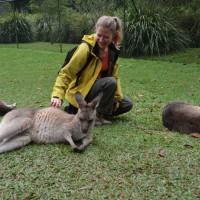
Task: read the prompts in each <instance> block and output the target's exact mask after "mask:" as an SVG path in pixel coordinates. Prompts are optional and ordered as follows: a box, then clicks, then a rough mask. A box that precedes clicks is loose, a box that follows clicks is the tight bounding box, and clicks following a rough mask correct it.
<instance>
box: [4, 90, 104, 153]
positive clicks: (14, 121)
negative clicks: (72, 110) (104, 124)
mask: <svg viewBox="0 0 200 200" xmlns="http://www.w3.org/2000/svg"><path fill="white" fill-rule="evenodd" d="M101 97H102V93H100V94H99V95H98V96H97V97H95V98H94V99H93V100H92V101H91V102H90V103H88V104H87V103H86V102H85V101H84V99H83V96H82V95H81V93H80V92H77V93H76V94H75V98H76V101H77V103H78V105H79V110H78V113H77V114H76V115H70V114H67V113H66V112H64V111H63V110H60V109H58V108H53V107H49V108H43V109H32V108H27V109H16V110H13V111H11V112H9V113H7V114H6V115H5V116H4V118H3V120H2V122H1V124H0V141H2V142H1V144H0V153H2V152H7V151H12V150H14V149H17V148H20V147H23V146H25V145H28V144H29V143H31V142H32V143H44V144H45V143H64V142H69V143H70V145H71V147H72V149H73V151H75V152H82V151H83V150H84V149H85V147H86V146H87V145H89V144H90V143H91V142H92V130H93V126H94V123H95V118H96V109H95V108H96V107H97V105H98V103H99V101H100V99H101ZM74 141H82V144H81V145H80V146H79V147H77V146H76V145H75V144H74Z"/></svg>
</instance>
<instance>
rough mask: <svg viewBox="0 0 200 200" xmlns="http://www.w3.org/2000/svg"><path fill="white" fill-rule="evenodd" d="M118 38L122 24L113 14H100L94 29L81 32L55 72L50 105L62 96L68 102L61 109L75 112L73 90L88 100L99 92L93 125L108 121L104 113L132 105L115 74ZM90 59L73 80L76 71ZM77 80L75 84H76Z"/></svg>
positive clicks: (59, 102)
mask: <svg viewBox="0 0 200 200" xmlns="http://www.w3.org/2000/svg"><path fill="white" fill-rule="evenodd" d="M121 40H122V25H121V21H120V19H119V18H117V17H111V16H102V17H100V18H99V19H98V21H97V23H96V33H95V34H92V35H85V36H84V37H83V39H82V41H83V42H82V43H81V44H80V45H79V47H78V48H77V50H76V51H75V53H74V54H73V56H72V58H71V59H70V61H69V63H68V64H66V66H64V68H62V69H61V71H60V72H59V74H58V76H57V79H56V82H55V85H54V87H53V92H52V99H51V106H53V107H58V108H60V106H61V105H62V101H63V100H64V98H66V100H67V101H68V102H69V106H67V107H65V111H66V112H68V113H73V114H75V113H76V112H77V108H78V105H77V103H76V101H75V97H74V94H75V92H76V91H80V92H81V93H82V95H83V96H84V98H85V100H86V101H88V102H89V101H91V100H92V99H93V98H94V97H95V96H96V95H97V94H98V93H99V92H103V97H102V99H101V102H100V103H99V105H98V107H97V118H96V125H109V124H111V122H110V121H107V120H105V119H104V117H105V116H116V115H120V114H123V113H125V112H128V111H129V110H131V109H132V107H133V103H132V101H131V100H130V99H129V98H128V97H127V96H124V95H123V94H122V91H121V84H120V79H119V76H118V70H119V67H118V64H117V63H116V61H117V59H118V55H119V49H118V46H119V44H120V42H121ZM90 55H92V60H91V61H90V62H89V64H88V66H87V67H86V68H85V69H84V70H83V71H82V73H81V75H80V77H79V78H78V80H77V76H76V74H77V73H78V72H79V71H80V70H81V69H82V68H83V66H84V65H85V64H86V63H87V60H88V57H89V56H90ZM76 81H78V84H76V83H77V82H76Z"/></svg>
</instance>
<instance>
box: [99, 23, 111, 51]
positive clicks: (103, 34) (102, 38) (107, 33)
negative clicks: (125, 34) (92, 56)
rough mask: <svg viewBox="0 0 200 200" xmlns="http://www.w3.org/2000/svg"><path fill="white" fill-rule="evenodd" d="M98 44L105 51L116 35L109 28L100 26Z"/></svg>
mask: <svg viewBox="0 0 200 200" xmlns="http://www.w3.org/2000/svg"><path fill="white" fill-rule="evenodd" d="M96 36H97V43H98V45H99V47H100V48H101V49H105V48H106V47H108V46H109V45H110V43H111V42H112V41H113V37H114V34H113V32H112V31H111V30H110V29H108V28H103V27H102V26H99V27H98V28H97V29H96Z"/></svg>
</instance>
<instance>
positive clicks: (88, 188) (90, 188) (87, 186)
mask: <svg viewBox="0 0 200 200" xmlns="http://www.w3.org/2000/svg"><path fill="white" fill-rule="evenodd" d="M92 189H93V187H92V185H86V186H83V187H81V188H79V190H92Z"/></svg>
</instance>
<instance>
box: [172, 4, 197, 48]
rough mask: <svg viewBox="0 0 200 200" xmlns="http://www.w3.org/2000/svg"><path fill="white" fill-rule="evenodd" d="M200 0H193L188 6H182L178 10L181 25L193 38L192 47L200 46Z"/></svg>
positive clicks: (177, 15) (177, 17)
mask: <svg viewBox="0 0 200 200" xmlns="http://www.w3.org/2000/svg"><path fill="white" fill-rule="evenodd" d="M199 3H200V1H192V2H191V3H190V5H189V6H188V5H187V6H182V7H181V8H179V9H178V12H176V16H175V17H176V19H177V23H178V24H179V26H180V27H181V28H182V29H183V30H185V31H186V32H187V33H188V34H189V35H190V38H191V41H192V42H191V47H200V8H199Z"/></svg>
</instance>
